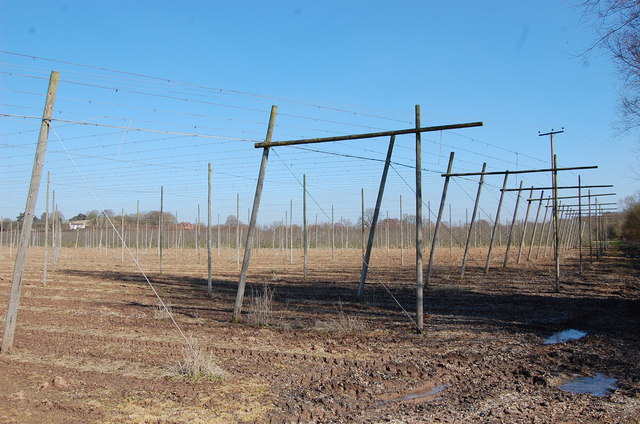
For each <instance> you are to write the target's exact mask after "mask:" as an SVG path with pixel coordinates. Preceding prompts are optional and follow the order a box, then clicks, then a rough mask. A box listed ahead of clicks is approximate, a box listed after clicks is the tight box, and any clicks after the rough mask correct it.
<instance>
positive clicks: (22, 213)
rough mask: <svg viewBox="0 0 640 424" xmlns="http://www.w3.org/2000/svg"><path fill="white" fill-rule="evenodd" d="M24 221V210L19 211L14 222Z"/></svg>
mask: <svg viewBox="0 0 640 424" xmlns="http://www.w3.org/2000/svg"><path fill="white" fill-rule="evenodd" d="M22 221H24V212H20V213H19V214H18V216H16V222H22Z"/></svg>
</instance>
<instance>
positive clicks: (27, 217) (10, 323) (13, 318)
mask: <svg viewBox="0 0 640 424" xmlns="http://www.w3.org/2000/svg"><path fill="white" fill-rule="evenodd" d="M59 77H60V74H59V73H58V72H56V71H52V72H51V76H50V78H49V87H48V89H47V97H46V100H45V105H44V111H43V113H42V122H41V124H40V134H39V136H38V145H37V147H36V154H35V158H34V161H33V169H32V172H31V182H30V184H29V194H28V195H27V202H26V205H25V210H24V215H23V221H22V222H23V224H22V232H21V233H20V239H19V240H18V249H17V253H16V262H15V266H14V269H13V279H12V282H11V292H10V294H9V304H8V306H7V312H6V314H5V321H4V333H3V336H2V347H1V351H2V352H3V353H9V352H11V350H12V348H13V338H14V335H15V330H16V323H17V318H18V308H19V306H20V292H21V289H22V276H23V273H24V267H25V263H26V259H27V249H28V247H29V235H30V234H31V228H32V225H33V214H34V212H35V208H36V203H37V198H38V189H39V187H40V179H41V178H42V167H43V165H44V158H45V154H46V150H47V139H48V136H49V126H50V125H51V116H52V114H53V105H54V103H55V97H56V90H57V88H58V80H59Z"/></svg>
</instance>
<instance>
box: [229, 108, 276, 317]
mask: <svg viewBox="0 0 640 424" xmlns="http://www.w3.org/2000/svg"><path fill="white" fill-rule="evenodd" d="M277 112H278V107H277V106H271V115H270V116H269V127H268V129H267V136H266V138H265V142H266V143H270V142H271V137H272V135H273V127H274V125H275V120H276V114H277ZM268 161H269V146H268V145H267V146H266V147H264V148H263V150H262V161H261V162H260V171H259V173H258V183H257V184H256V194H255V196H254V198H253V209H252V211H251V220H250V222H249V228H248V229H247V242H246V243H245V248H244V258H243V260H242V269H241V271H240V281H239V283H238V292H237V294H236V303H235V306H234V309H233V321H234V322H239V321H240V316H241V314H242V301H243V299H244V290H245V286H246V283H247V271H248V270H249V261H250V260H251V247H252V245H253V232H254V231H255V227H256V221H257V219H258V210H259V209H260V197H261V196H262V186H263V185H264V176H265V174H266V172H267V162H268Z"/></svg>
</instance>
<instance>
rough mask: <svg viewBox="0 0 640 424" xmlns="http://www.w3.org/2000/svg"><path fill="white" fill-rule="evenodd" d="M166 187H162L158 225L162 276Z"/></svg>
mask: <svg viewBox="0 0 640 424" xmlns="http://www.w3.org/2000/svg"><path fill="white" fill-rule="evenodd" d="M163 211H164V186H160V219H159V223H158V252H159V254H160V274H162V248H163V246H162V244H163V242H164V234H163V233H164V216H163V215H164V212H163Z"/></svg>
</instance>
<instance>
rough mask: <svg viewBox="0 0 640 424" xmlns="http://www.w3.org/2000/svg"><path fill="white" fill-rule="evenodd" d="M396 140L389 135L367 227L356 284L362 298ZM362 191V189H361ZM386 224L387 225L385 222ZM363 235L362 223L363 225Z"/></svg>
mask: <svg viewBox="0 0 640 424" xmlns="http://www.w3.org/2000/svg"><path fill="white" fill-rule="evenodd" d="M395 141H396V137H395V136H391V140H390V141H389V148H388V149H387V158H386V159H385V161H384V168H383V170H382V177H381V178H380V187H379V188H378V197H377V198H376V207H375V209H374V211H373V218H372V220H371V228H370V229H369V240H368V241H367V250H366V252H365V254H364V259H363V261H362V272H361V273H360V284H359V285H358V298H359V299H360V300H362V298H363V294H364V283H365V281H366V279H367V271H368V269H369V260H370V259H371V250H372V249H373V240H374V237H375V234H376V227H377V225H378V216H379V215H380V207H381V206H382V197H383V195H384V188H385V186H386V184H387V174H388V172H389V165H390V163H391V154H392V153H393V145H394V143H395ZM363 193H364V191H363ZM362 199H363V204H362V205H363V207H362V209H363V211H364V196H363V198H362ZM363 222H364V215H363ZM387 225H389V224H388V223H387ZM363 236H364V225H363Z"/></svg>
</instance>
